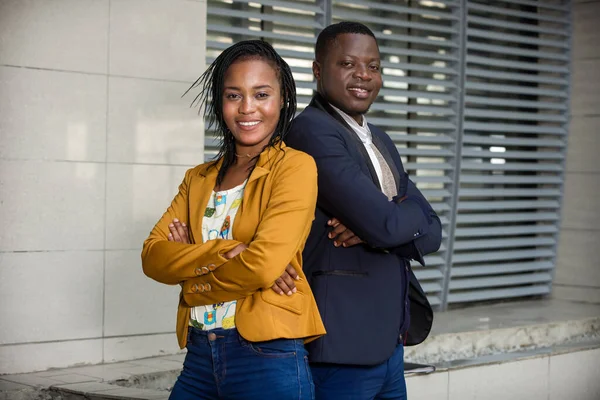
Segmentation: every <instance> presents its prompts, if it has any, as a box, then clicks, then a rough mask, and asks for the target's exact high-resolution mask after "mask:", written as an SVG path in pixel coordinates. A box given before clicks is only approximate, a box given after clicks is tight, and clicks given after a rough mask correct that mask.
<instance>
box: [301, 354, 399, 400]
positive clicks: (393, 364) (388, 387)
mask: <svg viewBox="0 0 600 400" xmlns="http://www.w3.org/2000/svg"><path fill="white" fill-rule="evenodd" d="M311 370H312V375H313V379H314V382H315V394H316V395H315V398H316V399H317V400H342V399H343V400H373V399H376V400H379V399H395V400H406V399H407V396H406V381H405V380H404V346H402V344H399V345H398V347H396V350H395V351H394V354H392V356H391V357H390V358H389V359H388V360H387V361H385V362H383V363H381V364H378V365H374V366H362V365H338V364H316V363H315V364H312V365H311Z"/></svg>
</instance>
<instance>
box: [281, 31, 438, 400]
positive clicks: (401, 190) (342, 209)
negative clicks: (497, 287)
mask: <svg viewBox="0 0 600 400" xmlns="http://www.w3.org/2000/svg"><path fill="white" fill-rule="evenodd" d="M313 73H314V76H315V78H316V81H317V94H316V95H315V96H314V98H313V100H312V102H311V103H310V105H309V106H308V107H307V108H306V109H305V110H304V111H303V112H302V113H301V114H300V115H299V116H298V117H297V118H296V119H295V121H294V123H293V126H292V128H291V131H290V132H289V134H288V136H287V139H286V141H287V143H288V145H290V146H292V147H294V148H296V149H300V150H303V151H305V152H307V153H308V154H310V155H311V156H313V157H314V159H315V161H316V163H317V168H318V173H319V196H318V201H317V209H316V212H315V221H314V222H313V225H312V229H311V232H310V235H309V238H308V241H307V243H306V247H305V250H304V253H303V256H304V269H305V272H306V275H307V277H308V279H309V283H310V285H311V287H312V290H313V292H314V295H315V297H316V299H317V304H318V306H319V311H320V313H321V316H322V318H323V321H324V323H325V327H326V329H327V335H325V336H324V337H323V338H321V339H318V340H316V341H314V342H312V343H310V344H309V345H308V350H309V353H310V362H311V368H312V372H313V379H314V383H315V390H316V398H317V399H357V400H363V399H380V398H381V399H384V398H385V399H405V398H406V385H405V381H404V361H403V355H404V348H403V344H404V343H407V344H417V343H420V342H421V341H423V340H424V339H425V337H426V336H427V335H428V333H429V330H430V329H431V323H432V319H433V314H432V311H431V307H430V306H429V303H428V302H427V299H426V297H425V295H424V294H423V292H422V289H421V287H420V286H419V284H418V282H417V280H416V278H415V277H414V275H413V273H412V271H411V270H410V264H409V261H410V260H411V259H414V260H417V261H419V262H420V263H421V264H423V255H425V254H428V253H431V252H434V251H437V249H438V248H439V246H440V242H441V236H442V234H441V224H440V220H439V218H438V217H437V215H436V214H435V212H434V211H433V210H432V208H431V206H430V205H429V203H428V202H427V201H426V200H425V198H424V197H423V195H422V194H421V193H420V192H419V190H418V189H417V188H416V186H415V185H414V183H413V182H411V181H410V180H409V179H408V176H407V175H406V173H405V172H404V168H403V166H402V161H401V160H400V156H399V154H398V151H397V149H396V147H395V145H394V143H393V142H392V140H391V139H390V137H389V136H388V135H387V134H386V133H385V132H383V131H382V130H381V129H379V128H377V127H375V126H373V125H371V124H367V121H366V118H365V113H366V112H367V111H368V110H369V107H370V106H371V104H373V102H374V101H375V99H376V98H377V95H378V93H379V90H380V89H381V86H382V77H381V60H380V55H379V48H378V46H377V42H376V39H375V36H374V34H373V32H371V30H370V29H369V28H367V27H366V26H365V25H363V24H360V23H354V22H341V23H338V24H335V25H331V26H329V27H327V28H325V29H324V30H323V31H322V32H321V34H320V35H319V37H318V39H317V43H316V47H315V61H314V63H313ZM409 292H410V299H411V301H410V302H409ZM409 314H410V315H409ZM411 318H412V324H411V328H410V330H409V323H410V322H411V321H410V319H411Z"/></svg>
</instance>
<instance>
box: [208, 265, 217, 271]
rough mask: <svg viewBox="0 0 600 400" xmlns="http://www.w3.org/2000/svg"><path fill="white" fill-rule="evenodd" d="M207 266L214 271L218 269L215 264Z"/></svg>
mask: <svg viewBox="0 0 600 400" xmlns="http://www.w3.org/2000/svg"><path fill="white" fill-rule="evenodd" d="M207 267H208V270H209V271H214V270H215V269H217V267H216V266H215V264H208V265H207Z"/></svg>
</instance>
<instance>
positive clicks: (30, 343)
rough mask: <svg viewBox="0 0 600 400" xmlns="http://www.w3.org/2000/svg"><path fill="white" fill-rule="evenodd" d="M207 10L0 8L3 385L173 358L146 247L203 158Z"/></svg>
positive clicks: (180, 2)
mask: <svg viewBox="0 0 600 400" xmlns="http://www.w3.org/2000/svg"><path fill="white" fill-rule="evenodd" d="M205 23H206V3H205V1H188V0H153V1H148V0H52V1H49V0H1V1H0V221H1V222H2V225H1V226H2V230H1V231H0V374H2V373H9V372H10V373H16V372H24V371H34V370H44V369H47V368H49V367H64V366H69V365H74V364H77V363H99V362H102V361H114V360H123V359H130V358H135V357H144V356H150V355H155V354H161V353H164V352H174V351H177V345H176V338H175V335H174V334H173V332H174V331H175V312H176V305H177V300H178V290H177V289H178V288H171V287H167V286H164V285H161V284H158V283H155V282H153V281H151V280H149V279H148V278H146V277H145V276H144V275H143V273H142V271H141V266H140V257H139V254H140V249H141V243H142V241H143V240H144V238H145V237H146V236H147V234H148V232H149V230H150V229H151V227H152V226H153V224H154V223H155V222H156V220H157V219H158V218H159V217H160V215H161V214H162V212H163V211H164V209H165V208H166V207H167V205H168V204H169V202H170V200H171V199H172V197H173V195H174V194H175V192H176V189H177V186H178V184H179V183H180V182H181V179H182V178H183V174H184V172H185V170H186V169H187V168H188V167H189V166H192V165H195V164H198V163H201V162H202V160H203V154H202V151H203V150H202V149H203V124H202V121H201V118H199V117H198V116H197V115H196V111H195V110H191V109H189V108H188V104H189V102H190V100H191V99H190V98H187V99H181V98H180V96H181V94H182V93H183V91H184V90H185V89H186V88H187V87H188V86H189V84H190V82H193V80H194V79H195V78H196V77H197V76H198V75H199V74H200V73H201V72H202V71H203V69H204V59H205V47H206V46H205V40H206V39H205Z"/></svg>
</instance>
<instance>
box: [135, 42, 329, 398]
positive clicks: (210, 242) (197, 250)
mask: <svg viewBox="0 0 600 400" xmlns="http://www.w3.org/2000/svg"><path fill="white" fill-rule="evenodd" d="M198 86H200V87H201V92H200V94H199V95H198V96H197V97H196V99H195V100H194V103H195V104H197V105H199V106H200V107H202V106H203V105H206V108H205V116H206V117H208V120H209V126H214V127H215V128H216V130H217V132H218V134H219V135H220V136H221V148H220V152H219V155H218V157H217V160H216V161H215V162H210V163H206V164H202V165H199V166H197V167H195V168H192V169H190V170H188V171H187V173H186V175H185V178H184V180H183V182H182V183H181V185H180V186H179V193H178V194H177V195H176V196H175V198H174V199H173V202H172V203H171V206H170V207H169V208H168V209H167V211H166V212H165V214H164V215H163V216H162V218H161V219H160V221H158V223H157V224H156V226H155V227H154V229H153V230H152V232H151V233H150V236H149V237H148V239H147V240H146V241H145V242H144V248H143V251H142V265H143V269H144V273H145V274H146V275H147V276H149V277H150V278H152V279H155V280H156V281H158V282H161V283H165V284H170V285H175V284H180V285H181V286H182V291H181V296H180V302H179V309H178V313H177V335H178V339H179V344H180V346H181V347H182V348H183V347H187V350H188V351H187V355H186V358H185V362H184V367H183V371H182V373H181V375H180V376H179V378H178V380H177V382H176V383H175V386H174V388H173V391H172V392H171V397H170V398H171V399H244V400H252V399H280V400H284V399H312V398H313V397H314V395H313V384H312V378H311V375H310V370H309V368H308V361H307V353H306V350H305V349H304V345H303V344H304V342H308V341H311V340H314V339H316V338H317V337H319V336H321V335H323V334H325V328H324V327H323V324H322V322H321V318H320V315H319V312H318V309H317V306H316V303H315V300H314V297H313V295H312V292H311V291H310V288H309V286H308V283H307V281H306V278H305V276H304V275H303V273H302V265H301V263H302V256H301V254H302V250H303V248H304V242H305V240H306V238H307V236H308V233H309V230H310V226H311V221H312V220H313V216H314V208H315V204H316V196H317V171H316V166H315V163H314V161H313V159H312V158H311V157H310V156H308V155H306V154H305V153H302V152H299V151H297V150H293V149H291V148H288V147H286V146H285V144H284V143H283V141H282V139H283V136H284V135H285V133H286V131H287V129H288V127H289V125H290V122H291V120H292V118H293V117H294V114H295V111H296V93H295V84H294V80H293V77H292V73H291V70H290V68H289V66H288V65H287V64H286V63H285V61H283V59H282V58H281V57H280V56H279V55H278V54H277V53H276V52H275V50H273V48H272V47H271V46H270V45H269V44H268V43H266V42H263V41H259V40H253V41H244V42H240V43H237V44H234V45H233V46H231V47H229V48H228V49H226V50H225V51H223V53H221V55H219V57H217V59H216V60H215V61H214V62H213V63H212V64H211V65H210V67H209V68H208V69H207V71H206V72H205V73H204V74H203V75H202V76H201V77H200V78H199V79H198V80H197V81H196V82H195V83H194V85H193V86H192V88H194V87H198ZM190 89H191V88H190ZM209 98H210V99H211V101H208V99H209ZM188 234H189V237H188ZM288 264H289V265H290V266H291V267H292V268H290V269H289V270H290V271H293V270H295V271H298V272H297V274H298V278H297V280H296V281H295V282H294V283H295V287H294V288H293V291H292V290H286V292H287V294H288V295H281V294H280V293H278V292H276V290H274V289H276V288H277V286H278V285H277V284H274V282H275V281H279V278H280V277H281V276H282V275H284V276H286V267H288ZM288 281H289V280H288ZM272 286H273V287H274V289H271V287H272ZM279 286H281V287H286V285H285V284H284V283H282V284H281V285H279ZM290 286H294V285H293V284H290Z"/></svg>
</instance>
